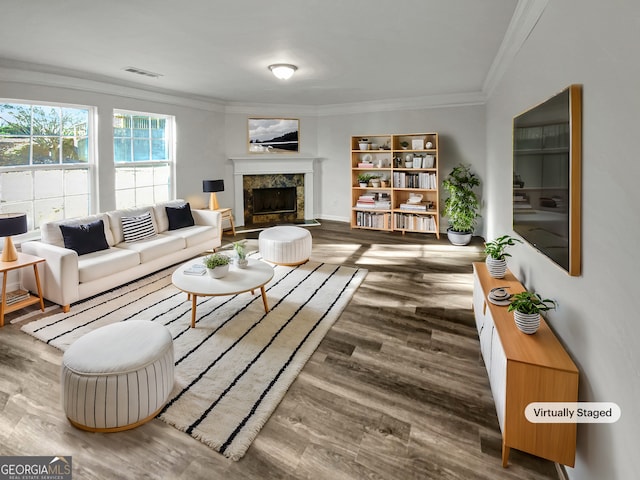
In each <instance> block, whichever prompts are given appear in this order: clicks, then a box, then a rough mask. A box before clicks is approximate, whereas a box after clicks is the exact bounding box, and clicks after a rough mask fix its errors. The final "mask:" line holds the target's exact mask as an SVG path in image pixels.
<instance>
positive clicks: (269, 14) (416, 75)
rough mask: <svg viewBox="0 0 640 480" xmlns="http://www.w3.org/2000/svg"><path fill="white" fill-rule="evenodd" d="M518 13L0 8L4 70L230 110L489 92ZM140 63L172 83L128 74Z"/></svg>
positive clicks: (406, 6)
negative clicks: (281, 67) (293, 68)
mask: <svg viewBox="0 0 640 480" xmlns="http://www.w3.org/2000/svg"><path fill="white" fill-rule="evenodd" d="M521 1H522V0H521ZM517 5H518V1H517V0H481V1H479V0H271V1H264V0H235V1H232V0H182V1H176V0H110V1H87V0H64V1H51V0H22V1H15V0H13V1H11V0H0V7H1V8H0V11H1V12H2V29H1V30H0V61H2V62H3V63H4V65H5V66H6V65H14V66H15V65H19V66H20V67H21V68H27V69H28V70H35V71H38V70H39V71H48V72H56V73H64V74H65V75H68V76H72V77H80V78H85V79H90V80H100V81H106V82H109V83H112V84H113V83H116V84H121V85H128V86H138V87H142V88H145V89H148V90H153V91H158V92H166V93H172V92H173V93H175V92H179V94H180V95H182V96H187V97H193V98H198V97H202V98H206V99H210V100H217V101H220V102H222V103H225V104H252V103H253V104H255V103H264V104H291V105H318V106H319V105H337V104H345V103H358V102H372V101H381V100H389V99H399V100H403V99H405V100H409V99H412V98H418V97H426V96H442V95H445V96H446V95H453V94H455V95H459V94H479V93H480V92H482V90H483V86H484V84H485V81H486V79H487V76H488V74H489V73H490V70H491V68H492V64H493V63H494V59H496V56H497V55H498V54H499V51H500V49H501V45H502V44H503V40H504V39H505V33H507V29H508V27H509V24H510V22H511V21H512V17H513V16H514V12H516V11H517V9H516V6H517ZM502 48H503V49H504V48H505V46H504V45H502ZM281 62H283V63H293V64H295V65H297V66H298V71H297V72H296V74H295V75H294V77H293V78H292V79H290V80H288V81H282V80H277V79H276V78H275V77H273V75H272V74H271V73H270V72H269V70H268V69H267V66H268V65H269V64H271V63H281ZM130 66H133V67H137V68H140V69H143V70H147V71H151V72H155V73H159V74H161V75H162V76H161V77H160V78H157V79H152V78H147V77H143V76H138V75H135V74H131V73H127V72H124V71H123V68H125V67H130ZM0 96H2V94H1V92H0Z"/></svg>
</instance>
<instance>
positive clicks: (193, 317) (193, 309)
mask: <svg viewBox="0 0 640 480" xmlns="http://www.w3.org/2000/svg"><path fill="white" fill-rule="evenodd" d="M197 299H198V296H197V295H196V294H195V293H192V294H191V328H196V300H197Z"/></svg>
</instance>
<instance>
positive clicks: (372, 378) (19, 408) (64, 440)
mask: <svg viewBox="0 0 640 480" xmlns="http://www.w3.org/2000/svg"><path fill="white" fill-rule="evenodd" d="M309 231H310V232H311V233H312V236H313V242H314V244H313V254H312V258H313V259H314V260H319V261H324V262H329V263H343V264H347V265H354V266H359V267H363V268H367V269H368V270H369V273H368V275H367V277H366V279H365V281H364V282H363V284H362V285H361V286H360V288H359V289H358V290H357V292H356V294H355V295H354V297H353V299H352V301H351V303H350V304H349V306H348V307H347V308H346V310H345V311H344V312H343V314H342V316H341V317H340V318H339V319H338V321H337V322H336V323H335V325H334V326H333V328H332V329H331V330H330V332H329V333H328V334H327V336H326V337H325V338H324V340H323V341H322V343H321V344H320V346H319V348H318V349H317V351H316V352H315V353H314V355H313V356H312V357H311V359H310V360H309V362H308V363H307V364H306V366H305V367H304V368H303V370H302V372H301V373H300V375H299V376H298V378H297V379H296V381H295V382H294V383H293V385H292V386H291V388H290V390H289V392H288V393H287V394H286V396H285V397H284V399H283V400H282V402H281V403H280V405H279V406H278V408H277V409H276V411H275V412H274V414H273V415H272V416H271V418H270V419H269V421H268V422H267V423H266V425H265V426H264V428H263V429H262V430H261V431H260V433H259V435H258V437H257V438H256V440H255V441H254V443H253V444H252V446H251V447H250V448H249V450H248V452H247V455H246V456H245V457H244V458H242V459H241V460H240V461H239V462H233V461H231V460H227V459H226V458H224V457H223V456H221V455H219V454H218V453H216V452H215V451H213V450H211V449H209V448H208V447H206V446H204V445H203V444H201V443H200V442H198V441H197V440H194V439H192V438H191V437H189V436H188V435H186V434H184V433H182V432H179V431H178V430H176V429H175V428H173V427H170V426H168V425H166V424H165V423H163V422H161V421H160V420H152V421H151V422H149V423H147V424H145V425H143V426H141V427H139V428H137V429H135V430H131V431H128V432H122V433H116V434H97V433H87V432H83V431H80V430H77V429H75V428H73V427H71V426H70V425H69V424H68V422H67V421H66V419H65V417H64V414H63V412H62V409H61V407H60V402H59V386H60V384H59V378H58V376H59V370H60V363H61V359H62V353H61V352H60V351H58V350H57V349H55V348H54V347H50V346H48V345H45V344H44V343H42V342H39V341H38V340H35V339H34V338H32V337H30V336H28V335H26V334H24V333H22V332H20V326H21V325H20V324H12V325H7V326H5V327H4V328H2V329H0V455H72V456H73V478H74V479H78V480H80V479H82V480H90V479H116V478H117V479H136V480H138V479H184V480H197V479H225V480H227V479H228V480H235V479H243V480H251V479H314V480H315V479H330V480H341V479H402V480H405V479H445V480H447V479H459V480H467V479H487V480H489V479H491V480H495V479H557V478H558V477H557V475H556V471H555V467H554V465H553V464H552V463H551V462H548V461H545V460H541V459H538V458H536V457H532V456H529V455H527V454H524V453H521V452H518V451H514V450H512V451H511V457H510V465H509V467H508V468H507V469H503V468H502V467H501V461H500V445H501V439H500V432H499V429H498V421H497V418H496V414H495V409H494V405H493V400H492V397H491V390H490V388H489V382H488V379H487V375H486V371H485V369H484V366H483V364H482V360H481V358H480V354H479V351H480V350H479V342H478V338H477V334H476V330H475V327H474V322H473V313H472V311H471V295H472V273H471V272H472V269H471V262H473V261H476V260H479V259H481V258H482V255H481V250H482V245H481V242H480V239H477V238H474V241H473V242H472V244H471V245H470V246H468V247H453V246H451V245H450V244H449V242H448V241H447V240H446V236H443V237H444V238H442V239H441V240H436V239H435V237H434V236H433V235H418V234H407V235H405V236H402V235H400V234H398V233H393V234H391V233H384V232H375V231H365V230H350V229H349V226H348V225H347V224H343V223H340V222H327V221H325V222H323V224H322V226H318V227H312V228H310V229H309ZM249 235H251V234H249ZM253 235H255V234H253ZM241 237H242V235H238V236H237V237H236V238H241ZM231 238H232V237H229V236H226V237H225V239H228V240H230V239H231ZM54 311H57V309H56V310H54ZM22 313H24V311H23V312H22ZM20 314H21V313H13V314H10V315H8V316H7V318H6V320H7V322H9V321H10V320H11V319H12V318H16V316H19V315H20ZM37 317H38V316H36V317H35V318H37Z"/></svg>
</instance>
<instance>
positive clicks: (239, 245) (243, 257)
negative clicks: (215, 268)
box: [233, 240, 249, 268]
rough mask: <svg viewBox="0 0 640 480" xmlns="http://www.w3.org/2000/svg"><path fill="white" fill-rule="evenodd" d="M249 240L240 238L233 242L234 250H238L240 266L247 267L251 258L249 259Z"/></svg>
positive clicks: (238, 264)
mask: <svg viewBox="0 0 640 480" xmlns="http://www.w3.org/2000/svg"><path fill="white" fill-rule="evenodd" d="M246 249H247V241H246V240H240V241H237V242H233V250H234V251H235V252H236V255H237V257H238V258H236V265H237V267H238V268H247V265H248V264H249V260H247V250H246Z"/></svg>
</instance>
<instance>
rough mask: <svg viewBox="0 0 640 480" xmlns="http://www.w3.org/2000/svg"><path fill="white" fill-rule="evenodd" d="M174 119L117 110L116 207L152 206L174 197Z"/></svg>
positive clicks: (115, 142) (114, 117)
mask: <svg viewBox="0 0 640 480" xmlns="http://www.w3.org/2000/svg"><path fill="white" fill-rule="evenodd" d="M173 132H174V118H173V117H171V116H166V115H154V114H147V113H137V112H125V111H114V114H113V157H114V164H115V167H116V180H115V185H116V208H119V209H120V208H130V207H136V206H141V205H150V204H153V203H158V202H162V201H166V200H169V199H171V198H172V197H173V195H172V191H173V171H174V161H173V144H174V141H173V140H174V139H173V136H174V133H173Z"/></svg>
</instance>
